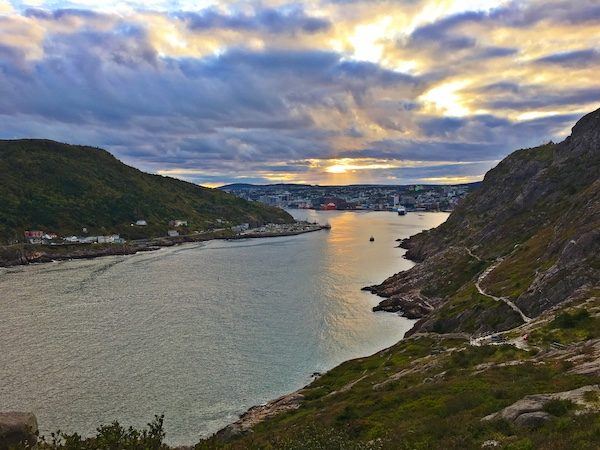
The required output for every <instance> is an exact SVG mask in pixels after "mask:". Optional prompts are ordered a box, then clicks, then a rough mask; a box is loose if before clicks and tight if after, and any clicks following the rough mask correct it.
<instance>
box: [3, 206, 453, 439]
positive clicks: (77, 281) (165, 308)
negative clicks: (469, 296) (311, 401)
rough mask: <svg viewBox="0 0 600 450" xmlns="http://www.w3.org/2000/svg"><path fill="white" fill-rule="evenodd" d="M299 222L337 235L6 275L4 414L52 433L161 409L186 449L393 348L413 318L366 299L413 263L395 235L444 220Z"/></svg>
mask: <svg viewBox="0 0 600 450" xmlns="http://www.w3.org/2000/svg"><path fill="white" fill-rule="evenodd" d="M294 214H295V215H297V216H299V217H300V216H302V217H308V218H311V219H313V220H317V221H319V222H321V223H323V222H329V223H331V225H332V230H331V231H329V232H318V233H311V234H306V235H301V236H296V237H286V238H276V239H269V240H247V241H235V242H226V241H214V242H210V243H206V244H202V245H198V244H194V245H187V246H181V247H176V248H170V249H163V250H160V251H158V252H153V253H144V254H139V255H134V256H130V257H108V258H101V259H96V260H90V261H69V262H61V263H56V264H45V265H38V266H30V267H21V268H13V269H8V270H4V271H2V272H1V273H0V349H2V351H1V352H0V379H1V380H2V383H0V405H2V408H3V409H18V410H32V411H34V412H35V413H36V414H37V415H38V419H39V422H40V426H41V429H42V430H43V431H45V432H48V431H50V430H55V429H57V428H61V429H62V430H65V431H77V432H81V433H90V432H92V431H93V430H94V429H95V428H96V427H97V426H98V425H99V423H100V422H109V421H112V420H115V419H118V420H120V421H122V422H123V423H126V424H132V425H138V426H139V425H144V424H145V423H146V422H147V421H148V420H150V419H151V418H152V416H153V414H155V413H165V415H166V428H167V433H168V440H169V442H170V443H172V444H185V443H188V444H189V443H192V442H194V441H196V440H197V439H198V438H199V436H200V435H203V434H207V433H212V432H214V431H216V430H217V429H218V428H220V427H221V426H223V425H225V424H226V423H228V422H230V421H231V420H233V419H235V417H236V415H237V414H239V413H240V412H242V411H243V410H245V409H246V408H247V407H249V406H252V405H254V404H257V403H261V402H264V401H267V400H269V399H271V398H274V397H276V396H279V395H282V394H284V393H286V392H289V391H291V390H294V389H297V388H299V387H301V386H302V385H304V384H306V383H307V382H308V381H309V380H310V374H311V373H312V372H314V371H324V370H327V369H329V368H331V367H333V366H334V365H336V364H338V363H340V362H341V361H343V360H346V359H349V358H354V357H357V356H363V355H367V354H370V353H373V352H375V351H377V350H379V349H381V348H384V347H386V346H389V345H391V344H393V343H394V342H396V341H397V340H398V339H400V338H401V337H402V335H403V334H404V332H405V331H406V330H407V329H408V328H410V326H411V321H408V320H406V319H404V318H401V317H398V316H396V315H391V314H373V313H372V312H371V307H372V306H373V305H375V304H376V303H377V298H376V297H374V296H372V295H370V294H368V293H365V292H362V291H360V288H361V287H362V286H365V285H368V284H373V283H376V282H380V281H382V280H383V279H384V278H386V277H387V276H389V275H390V274H392V273H393V272H396V271H399V270H403V269H406V268H408V267H410V265H411V263H410V262H408V261H406V260H404V259H402V254H403V251H401V250H399V249H397V248H395V245H396V243H395V242H394V241H395V239H396V238H401V237H406V236H408V235H410V234H414V233H416V232H418V231H419V230H421V229H423V228H431V227H433V226H436V225H437V224H439V223H441V222H442V221H443V220H445V218H446V215H445V214H425V215H422V216H418V215H410V214H409V215H407V216H405V217H398V216H397V215H394V214H391V213H351V212H348V213H344V212H327V213H321V212H315V211H295V212H294ZM371 235H373V236H375V238H376V240H375V242H373V243H371V242H369V237H370V236H371Z"/></svg>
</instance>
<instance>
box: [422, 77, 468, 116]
mask: <svg viewBox="0 0 600 450" xmlns="http://www.w3.org/2000/svg"><path fill="white" fill-rule="evenodd" d="M467 84H468V83H467V82H466V81H452V82H449V83H444V84H441V85H439V86H436V87H434V88H432V89H430V90H428V91H427V92H425V93H424V94H423V95H421V97H420V99H421V100H422V101H423V102H424V103H425V104H426V105H427V106H428V107H429V108H430V109H432V110H434V111H441V112H443V113H444V115H446V116H454V117H463V116H466V115H468V114H469V109H468V108H467V107H466V106H465V105H464V101H463V98H462V96H461V95H460V90H461V89H463V88H464V87H466V86H467Z"/></svg>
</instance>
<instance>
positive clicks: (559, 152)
mask: <svg viewBox="0 0 600 450" xmlns="http://www.w3.org/2000/svg"><path fill="white" fill-rule="evenodd" d="M599 171H600V109H599V110H597V111H594V112H592V113H590V114H588V115H586V116H585V117H583V118H582V119H581V120H579V121H578V122H577V124H576V125H575V126H574V128H573V131H572V134H571V136H570V137H568V138H567V139H566V140H564V141H563V142H561V143H558V144H555V143H553V142H550V143H548V144H546V145H542V146H540V147H536V148H530V149H522V150H518V151H515V152H514V153H512V154H511V155H509V156H508V157H507V158H505V159H504V160H503V161H502V162H500V163H499V164H498V165H497V166H496V167H495V168H494V169H492V170H490V171H489V172H488V173H487V174H486V176H485V179H484V181H483V182H482V183H481V185H480V186H479V187H478V188H477V189H475V190H474V191H473V192H471V193H470V194H469V195H468V196H467V198H465V200H464V201H463V202H462V203H461V204H460V205H458V206H457V207H456V209H455V210H454V211H453V212H452V214H451V215H450V217H449V218H448V220H447V221H446V222H445V223H443V224H442V225H440V226H439V227H437V228H435V229H433V230H429V231H424V232H422V233H419V234H417V235H415V236H412V237H410V238H409V239H405V240H403V241H402V242H401V244H400V246H401V247H402V248H405V249H407V252H406V254H405V256H406V257H407V258H408V259H412V260H413V261H415V262H419V263H420V264H417V265H416V266H415V267H413V268H411V269H409V270H407V271H404V272H401V273H399V274H396V275H394V276H392V277H390V278H388V279H387V280H385V281H384V282H383V283H381V284H380V285H378V286H371V287H369V288H368V290H369V291H371V292H373V293H374V294H377V295H379V296H381V297H384V298H385V299H386V300H383V301H382V302H381V304H380V305H379V306H377V307H376V310H381V311H389V312H401V313H404V314H405V315H406V316H407V317H411V318H421V320H420V321H419V322H418V323H417V325H416V328H417V329H418V330H417V331H418V332H429V331H436V332H438V331H437V330H442V331H439V332H444V333H447V332H454V331H467V330H471V331H472V332H475V333H486V332H491V331H502V330H506V329H508V328H510V327H512V326H515V317H513V316H514V313H513V309H514V308H495V307H494V306H493V305H492V306H491V307H488V308H487V310H486V311H483V310H482V309H481V308H479V309H477V308H478V301H479V300H480V299H478V298H477V297H476V296H474V297H471V301H469V298H468V292H469V287H471V288H472V283H474V282H475V280H477V276H478V274H480V273H482V271H483V270H485V268H486V267H490V265H491V264H493V263H494V261H498V260H504V265H503V266H500V267H499V270H497V271H496V275H494V274H493V273H492V274H491V277H490V279H491V280H492V284H491V285H490V286H488V287H490V288H491V289H492V291H491V292H492V293H494V295H495V296H496V297H499V298H507V299H509V300H510V301H511V302H512V303H513V304H514V305H516V306H517V307H518V308H519V309H520V310H521V311H522V312H523V313H524V314H525V315H526V316H527V317H530V318H535V317H537V316H539V315H541V314H543V313H544V312H545V311H548V310H549V309H551V308H553V307H554V306H555V305H558V304H560V303H562V302H564V301H566V300H568V299H570V298H572V297H573V295H574V294H575V293H576V292H578V291H579V290H581V289H583V288H584V287H587V288H590V289H591V288H593V287H594V286H598V285H599V283H600V271H598V269H597V268H598V264H599V258H598V255H599V254H600V179H599V178H598V173H600V172H599ZM515 248H520V249H521V250H522V251H514V250H515ZM511 267H522V268H523V269H522V270H521V273H520V277H521V278H520V279H518V280H516V278H515V280H514V281H511V278H510V274H511ZM494 277H495V279H494ZM488 282H489V279H488ZM494 283H495V284H494ZM461 289H462V293H463V294H462V297H460V298H459V301H460V304H461V307H460V308H458V307H455V306H454V305H455V304H456V302H455V300H456V294H457V293H460V292H461V291H460V290H461ZM453 296H454V297H453ZM453 301H454V303H453ZM447 305H451V306H453V307H452V308H447V307H446V306H447ZM486 313H489V314H486ZM490 315H491V316H490ZM518 323H519V318H518V317H517V318H516V324H518Z"/></svg>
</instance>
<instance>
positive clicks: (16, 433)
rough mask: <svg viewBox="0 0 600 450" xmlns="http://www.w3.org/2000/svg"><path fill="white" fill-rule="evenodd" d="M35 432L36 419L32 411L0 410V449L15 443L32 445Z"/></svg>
mask: <svg viewBox="0 0 600 450" xmlns="http://www.w3.org/2000/svg"><path fill="white" fill-rule="evenodd" d="M37 434H38V425H37V419H36V418H35V416H34V415H33V414H32V413H26V412H0V450H5V449H8V448H10V447H11V446H14V445H17V444H23V445H27V446H33V445H35V444H36V442H37Z"/></svg>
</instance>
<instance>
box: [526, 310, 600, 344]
mask: <svg viewBox="0 0 600 450" xmlns="http://www.w3.org/2000/svg"><path fill="white" fill-rule="evenodd" d="M588 309H589V307H588V308H575V309H572V310H570V311H565V312H562V313H561V314H559V315H557V316H556V317H555V318H554V319H553V320H552V321H551V322H549V323H548V324H546V325H545V326H543V327H541V328H538V329H536V330H534V331H533V332H531V334H530V337H529V342H531V343H532V344H537V345H549V344H551V343H553V342H558V343H560V344H563V345H568V344H572V343H575V342H583V341H586V340H589V339H597V338H600V316H597V315H592V314H591V313H590V312H589V310H588Z"/></svg>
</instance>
